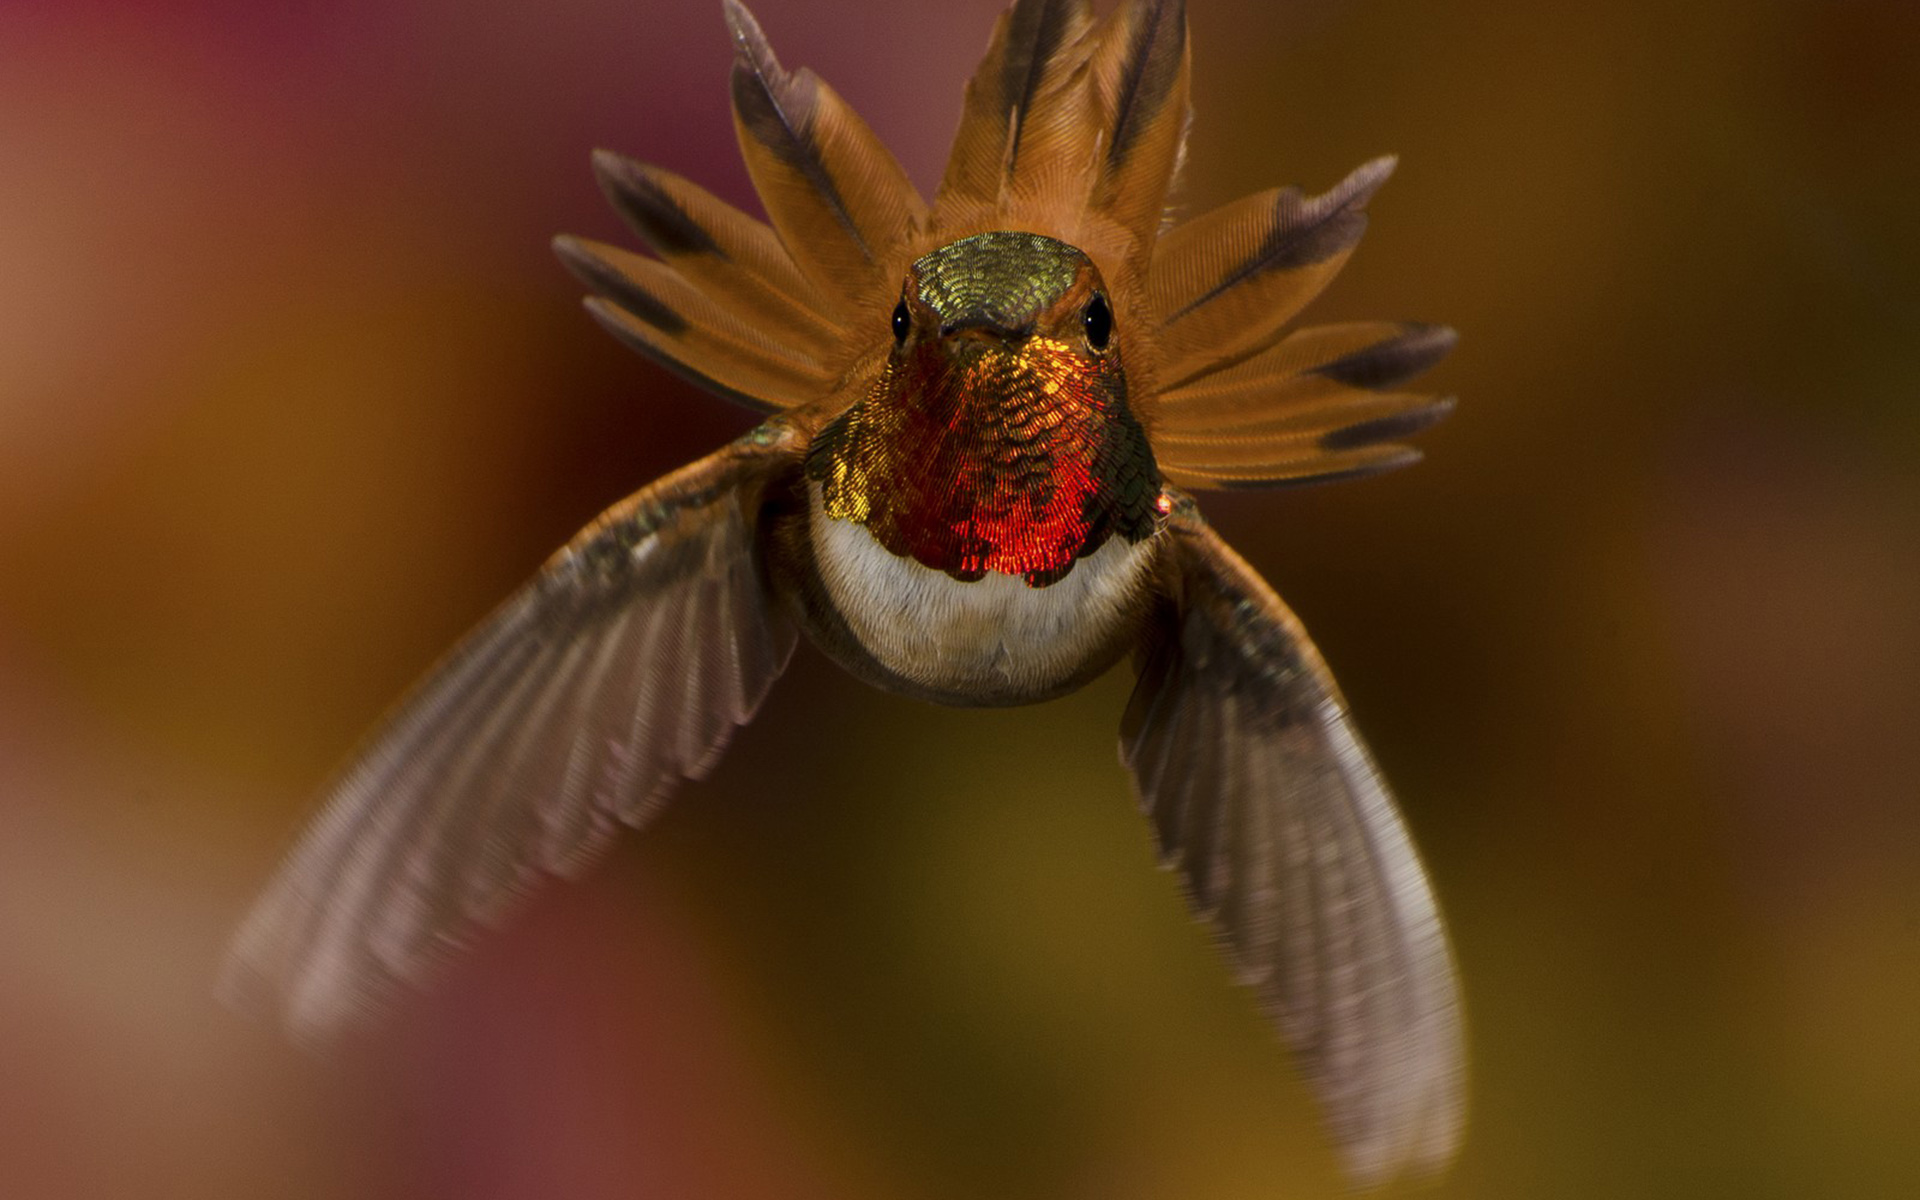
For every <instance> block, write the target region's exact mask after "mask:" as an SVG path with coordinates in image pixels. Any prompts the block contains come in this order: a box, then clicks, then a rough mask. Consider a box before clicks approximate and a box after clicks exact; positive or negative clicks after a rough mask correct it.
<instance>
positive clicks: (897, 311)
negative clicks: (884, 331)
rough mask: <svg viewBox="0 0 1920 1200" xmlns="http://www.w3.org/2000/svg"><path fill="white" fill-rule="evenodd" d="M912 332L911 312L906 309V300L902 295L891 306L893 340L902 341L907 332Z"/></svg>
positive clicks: (905, 338)
mask: <svg viewBox="0 0 1920 1200" xmlns="http://www.w3.org/2000/svg"><path fill="white" fill-rule="evenodd" d="M911 332H913V314H912V313H910V312H908V311H907V302H906V299H905V298H904V297H903V298H902V299H901V301H900V303H898V304H896V305H894V306H893V340H894V341H896V342H904V341H906V340H907V334H909V333H911Z"/></svg>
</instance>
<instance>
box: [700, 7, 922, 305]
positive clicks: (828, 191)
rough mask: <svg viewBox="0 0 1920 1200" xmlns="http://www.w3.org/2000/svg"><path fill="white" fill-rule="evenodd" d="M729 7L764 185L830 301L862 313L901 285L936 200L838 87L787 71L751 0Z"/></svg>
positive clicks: (805, 266) (748, 132)
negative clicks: (927, 200) (911, 246)
mask: <svg viewBox="0 0 1920 1200" xmlns="http://www.w3.org/2000/svg"><path fill="white" fill-rule="evenodd" d="M725 6H726V17H727V26H728V28H729V29H730V30H732V32H733V40H734V47H735V52H736V53H735V59H734V66H733V115H734V128H735V130H736V132H737V133H738V134H739V139H740V151H741V154H742V155H743V156H744V157H745V158H746V160H747V171H748V173H749V174H750V175H751V176H752V177H753V186H754V189H755V190H756V191H758V192H759V193H760V199H761V202H762V203H763V204H765V205H766V208H767V216H768V218H769V219H770V220H771V221H772V222H773V227H774V229H775V230H777V231H778V232H779V234H780V240H781V242H782V243H783V244H784V245H785V246H786V249H787V253H788V254H789V255H791V256H792V258H793V260H794V261H795V262H796V263H798V264H799V265H800V267H801V269H802V271H804V272H805V273H806V275H807V276H808V278H809V279H810V280H811V281H812V282H813V283H814V284H815V285H816V286H817V287H818V288H819V289H820V291H821V293H822V294H823V295H825V296H826V297H827V298H828V301H829V303H831V304H833V305H835V306H836V310H837V311H840V312H846V311H849V309H851V310H852V311H854V312H859V311H862V310H864V309H865V308H867V307H870V306H872V305H873V304H875V303H876V302H878V300H880V299H884V298H885V294H886V293H887V292H889V291H890V290H891V289H895V288H897V287H898V284H899V278H898V275H899V271H900V270H901V269H902V268H903V267H904V266H905V265H906V263H905V259H904V257H903V255H904V252H905V247H906V246H907V244H908V243H909V242H910V240H911V239H912V237H913V236H914V235H915V234H916V233H917V232H918V231H919V229H920V228H921V226H922V225H923V224H924V222H925V219H926V206H925V204H924V202H923V201H922V200H921V199H920V195H919V193H918V192H916V191H915V190H914V188H913V185H912V184H911V183H909V182H908V181H907V176H906V173H905V172H904V171H902V170H901V169H900V164H899V163H898V162H896V161H895V160H894V157H893V155H892V153H890V152H889V151H888V150H887V148H886V147H885V146H883V145H882V144H881V143H880V140H879V139H878V138H876V137H875V136H874V135H873V131H872V130H871V129H869V128H868V127H867V123H866V122H865V121H863V120H861V119H860V117H859V116H858V115H857V114H855V113H854V112H853V110H852V109H850V108H848V107H847V105H846V102H845V101H843V100H842V99H841V98H840V97H839V95H838V94H837V93H836V92H834V90H833V89H832V88H831V87H828V86H827V84H826V83H825V82H823V81H822V80H821V79H820V78H819V77H818V76H816V75H815V74H814V73H813V72H812V71H808V70H800V71H793V72H789V71H787V70H785V69H783V68H782V67H781V66H780V63H779V60H778V59H776V58H775V57H774V55H773V50H772V49H771V48H770V47H769V46H768V45H767V39H766V35H765V34H763V33H762V32H761V31H760V25H759V23H758V22H756V21H755V20H754V19H753V15H752V14H751V13H749V12H748V11H747V10H746V8H745V6H743V5H742V4H740V3H739V2H738V0H725ZM886 307H887V306H886V305H885V304H880V307H879V311H880V312H882V313H884V312H885V311H886Z"/></svg>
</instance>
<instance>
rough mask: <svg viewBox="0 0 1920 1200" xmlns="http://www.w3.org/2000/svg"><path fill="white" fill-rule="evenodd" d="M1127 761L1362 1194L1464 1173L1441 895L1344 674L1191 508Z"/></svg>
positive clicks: (1176, 532) (1175, 861) (1129, 728)
mask: <svg viewBox="0 0 1920 1200" xmlns="http://www.w3.org/2000/svg"><path fill="white" fill-rule="evenodd" d="M1169 533H1170V535H1171V537H1172V539H1173V544H1172V546H1171V547H1170V553H1169V555H1168V561H1169V564H1170V565H1169V570H1170V571H1172V572H1173V573H1174V574H1175V576H1176V578H1175V579H1173V580H1171V581H1170V582H1169V585H1168V587H1169V593H1170V594H1172V595H1176V596H1179V597H1180V600H1179V602H1178V606H1177V608H1175V609H1173V610H1171V611H1170V612H1169V613H1168V615H1167V617H1166V618H1165V620H1164V621H1163V623H1162V626H1161V631H1160V636H1159V638H1158V640H1157V641H1156V642H1155V644H1154V648H1153V649H1152V651H1151V652H1150V653H1149V654H1148V655H1147V657H1146V659H1145V661H1144V664H1143V667H1142V670H1141V674H1140V678H1139V682H1138V684H1137V686H1136V688H1135V690H1134V695H1133V700H1132V702H1131V703H1130V704H1129V705H1128V710H1127V716H1126V719H1125V722H1124V724H1123V727H1122V735H1121V754H1122V758H1123V759H1124V760H1125V761H1126V763H1127V765H1128V766H1129V767H1130V768H1131V770H1132V772H1133V778H1134V786H1135V789H1136V791H1137V793H1138V796H1139V799H1140V803H1141V807H1142V808H1143V809H1144V810H1145V811H1146V813H1147V815H1148V817H1149V819H1150V820H1151V821H1152V824H1153V828H1154V831H1155V834H1156V836H1157V838H1158V840H1159V843H1160V851H1161V854H1162V857H1163V860H1164V861H1165V863H1166V864H1167V865H1168V866H1170V867H1173V868H1175V869H1177V870H1178V871H1179V872H1180V875H1181V878H1182V880H1183V881H1184V883H1185V887H1186V892H1187V898H1188V900H1189V902H1190V903H1191V905H1192V907H1193V909H1194V912H1195V914H1196V915H1197V916H1199V917H1200V918H1202V919H1203V920H1205V921H1207V922H1208V923H1209V924H1211V925H1212V927H1213V929H1214V931H1215V933H1216V934H1217V935H1218V937H1219V940H1220V943H1221V946H1222V948H1223V949H1224V950H1225V952H1226V954H1227V957H1228V958H1229V959H1230V960H1231V961H1232V962H1233V964H1234V966H1235V968H1236V970H1237V972H1238V974H1239V976H1240V978H1241V979H1242V981H1244V982H1245V983H1247V984H1249V985H1251V986H1252V987H1253V988H1255V989H1256V993H1257V995H1258V996H1259V998H1260V1001H1261V1003H1262V1005H1263V1006H1264V1007H1265V1008H1266V1009H1267V1010H1268V1011H1269V1012H1270V1013H1271V1014H1272V1016H1273V1018H1274V1020H1275V1021H1276V1022H1277V1023H1278V1024H1279V1026H1280V1028H1281V1030H1282V1031H1283V1032H1284V1033H1285V1034H1286V1036H1287V1039H1288V1041H1289V1042H1290V1043H1291V1044H1292V1046H1293V1049H1294V1052H1295V1054H1296V1055H1297V1056H1298V1057H1299V1059H1300V1061H1301V1063H1302V1064H1303V1066H1304V1068H1305V1071H1306V1074H1307V1076H1308V1078H1309V1080H1310V1081H1311V1082H1312V1083H1313V1085H1314V1088H1315V1090H1316V1091H1317V1092H1318V1093H1319V1096H1320V1099H1321V1102H1322V1104H1323V1105H1324V1106H1325V1108H1326V1110H1327V1113H1328V1119H1329V1122H1330V1123H1331V1125H1332V1126H1333V1129H1334V1131H1335V1133H1336V1134H1337V1135H1338V1137H1339V1141H1340V1144H1341V1148H1342V1150H1343V1152H1344V1154H1345V1156H1346V1160H1347V1165H1348V1167H1349V1169H1350V1170H1351V1171H1352V1173H1353V1174H1354V1176H1355V1178H1356V1179H1358V1180H1359V1181H1361V1182H1362V1183H1369V1184H1371V1183H1379V1182H1383V1181H1384V1180H1386V1179H1388V1178H1390V1177H1392V1176H1394V1175H1396V1174H1399V1173H1402V1172H1404V1171H1408V1170H1413V1171H1431V1170H1433V1169H1435V1168H1437V1167H1438V1166H1440V1165H1442V1164H1443V1163H1445V1161H1446V1160H1447V1159H1448V1158H1449V1157H1450V1156H1451V1155H1452V1153H1453V1151H1454V1149H1455V1147H1456V1146H1457V1144H1458V1142H1459V1138H1460V1133H1461V1128H1462V1124H1463V1121H1464V1116H1465V1107H1466V1106H1465V1096H1464V1080H1465V1066H1464V1048H1463V1037H1462V1031H1461V1021H1460V1007H1459V995H1458V989H1457V985H1456V983H1455V975H1454V968H1453V963H1452V959H1451V956H1450V955H1449V954H1448V951H1447V944H1446V936H1445V933H1444V932H1443V930H1442V928H1441V924H1440V918H1439V914H1438V910H1437V908H1436V906H1435V904H1434V899H1433V894H1432V890H1431V888H1430V886H1429V885H1428V883H1427V878H1426V873H1425V872H1424V871H1423V870H1422V869H1421V866H1420V862H1419V859H1418V857H1417V856H1416V855H1415V853H1414V850H1413V845H1412V843H1411V841H1410V840H1409V839H1408V836H1407V831H1406V827H1405V826H1404V825H1403V824H1402V822H1401V820H1400V818H1399V816H1398V814H1397V813H1396V812H1395V811H1394V806H1393V801H1392V798H1391V797H1390V796H1389V795H1388V794H1387V791H1386V787H1385V784H1384V783H1383V782H1382V780H1381V778H1380V773H1379V770H1378V769H1377V768H1376V767H1375V766H1374V764H1373V760H1372V758H1371V756H1370V755H1369V754H1368V753H1367V750H1366V748H1365V747H1364V746H1363V745H1362V744H1361V743H1360V740H1359V738H1358V737H1357V736H1356V735H1355V733H1354V731H1353V725H1352V722H1351V720H1350V719H1349V718H1348V716H1347V712H1346V704H1345V701H1344V699H1343V698H1342V697H1341V695H1340V693H1339V689H1338V688H1336V687H1335V686H1334V683H1333V680H1332V677H1331V676H1330V675H1329V674H1328V673H1327V669H1326V664H1325V663H1324V662H1322V661H1321V658H1320V655H1319V653H1318V651H1316V650H1315V649H1314V647H1313V644H1312V643H1311V642H1310V641H1309V640H1308V639H1307V636H1306V632H1305V631H1304V630H1303V629H1302V628H1301V627H1300V623H1299V621H1298V619H1297V618H1295V617H1294V615H1293V614H1292V613H1291V612H1289V611H1288V610H1287V608H1286V606H1285V605H1283V604H1282V603H1281V602H1280V598H1279V597H1278V596H1276V595H1274V594H1273V591H1272V589H1270V588H1268V587H1267V585H1266V584H1265V583H1264V582H1262V581H1261V579H1260V577H1259V576H1258V575H1256V574H1255V573H1254V572H1253V570H1252V569H1251V568H1249V567H1248V566H1247V565H1246V563H1245V562H1244V561H1242V560H1241V559H1240V558H1239V556H1237V555H1235V554H1234V553H1233V551H1231V550H1230V549H1228V548H1227V547H1226V546H1225V545H1224V544H1223V543H1221V542H1220V540H1219V539H1218V538H1217V537H1216V536H1214V534H1213V533H1212V531H1211V530H1209V529H1208V528H1207V527H1206V526H1205V524H1204V523H1203V522H1202V521H1201V520H1200V518H1199V515H1198V513H1197V512H1196V511H1195V510H1194V509H1193V506H1192V502H1191V501H1186V500H1182V501H1181V502H1179V503H1177V504H1176V506H1175V509H1174V513H1173V516H1172V519H1171V522H1170V527H1169Z"/></svg>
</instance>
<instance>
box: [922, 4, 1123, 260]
mask: <svg viewBox="0 0 1920 1200" xmlns="http://www.w3.org/2000/svg"><path fill="white" fill-rule="evenodd" d="M1092 25H1093V12H1092V7H1091V5H1090V4H1089V3H1088V2H1087V0H1018V3H1016V4H1014V6H1013V7H1012V8H1010V9H1008V10H1007V11H1006V12H1005V13H1003V14H1001V16H1000V19H999V21H998V22H996V23H995V25H994V28H993V40H992V41H991V42H990V43H989V44H988V46H987V55H986V57H985V58H984V59H982V60H981V63H980V66H979V67H978V68H976V69H975V71H974V73H973V78H971V79H970V80H968V81H967V93H966V101H965V105H964V107H963V109H962V111H961V117H960V128H959V131H958V132H957V133H956V134H955V135H954V140H953V152H952V154H951V155H950V156H949V157H948V159H947V170H946V174H945V176H944V177H943V178H942V179H941V181H940V190H939V192H938V194H937V196H936V199H935V205H934V208H935V212H936V214H937V223H938V224H939V225H940V226H941V227H943V228H947V227H951V226H952V225H954V224H956V223H957V222H955V217H956V215H958V214H962V213H987V212H997V211H998V210H999V209H1000V207H1001V204H1002V201H1003V199H1004V197H1005V196H1006V195H1007V193H1008V190H1009V185H1010V183H1011V180H1012V178H1013V176H1014V174H1015V173H1016V172H1017V171H1019V169H1020V167H1021V146H1022V144H1023V142H1025V141H1026V140H1027V139H1028V138H1029V137H1030V136H1033V137H1037V138H1038V139H1039V140H1040V141H1041V142H1042V144H1043V145H1044V144H1045V142H1046V141H1047V139H1048V137H1049V131H1048V130H1046V129H1045V128H1044V118H1046V117H1056V118H1057V116H1058V114H1059V113H1060V110H1061V106H1060V105H1058V104H1057V103H1049V101H1050V100H1052V99H1054V98H1056V97H1057V96H1058V94H1059V92H1060V90H1061V88H1062V87H1063V86H1064V85H1065V82H1066V80H1067V79H1068V77H1069V76H1071V75H1072V74H1073V72H1074V70H1075V68H1077V67H1079V66H1080V64H1082V63H1083V62H1085V61H1086V56H1087V48H1086V46H1085V44H1084V43H1085V38H1086V35H1087V31H1088V30H1089V29H1090V28H1092ZM1036 114H1037V115H1039V116H1041V117H1042V118H1043V121H1042V122H1036V121H1035V120H1034V118H1035V116H1036ZM1036 125H1038V126H1041V127H1040V128H1038V129H1036V128H1035V126H1036Z"/></svg>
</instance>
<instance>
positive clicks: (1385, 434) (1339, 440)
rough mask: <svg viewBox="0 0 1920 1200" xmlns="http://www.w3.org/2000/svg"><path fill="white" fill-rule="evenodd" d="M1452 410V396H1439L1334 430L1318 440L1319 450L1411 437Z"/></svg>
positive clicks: (1346, 447) (1338, 448)
mask: <svg viewBox="0 0 1920 1200" xmlns="http://www.w3.org/2000/svg"><path fill="white" fill-rule="evenodd" d="M1452 411H1453V397H1452V396H1442V397H1440V398H1438V399H1436V400H1434V401H1433V402H1432V403H1430V404H1423V405H1421V406H1420V407H1419V408H1415V409H1410V410H1408V411H1407V412H1403V413H1395V414H1393V415H1392V416H1390V417H1378V418H1375V419H1374V420H1371V421H1361V422H1360V423H1359V424H1357V425H1348V426H1346V427H1345V428H1343V429H1336V430H1334V431H1333V432H1331V433H1329V434H1327V435H1326V436H1324V437H1322V438H1321V439H1320V447H1321V449H1323V450H1357V449H1359V448H1360V447H1362V446H1371V445H1374V444H1376V443H1378V442H1391V441H1394V440H1395V439H1397V438H1403V437H1411V436H1413V435H1414V434H1416V433H1419V432H1420V431H1421V430H1423V429H1430V428H1432V427H1433V426H1434V425H1437V424H1439V423H1440V422H1441V421H1442V420H1443V419H1445V417H1446V415H1447V414H1448V413H1450V412H1452Z"/></svg>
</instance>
